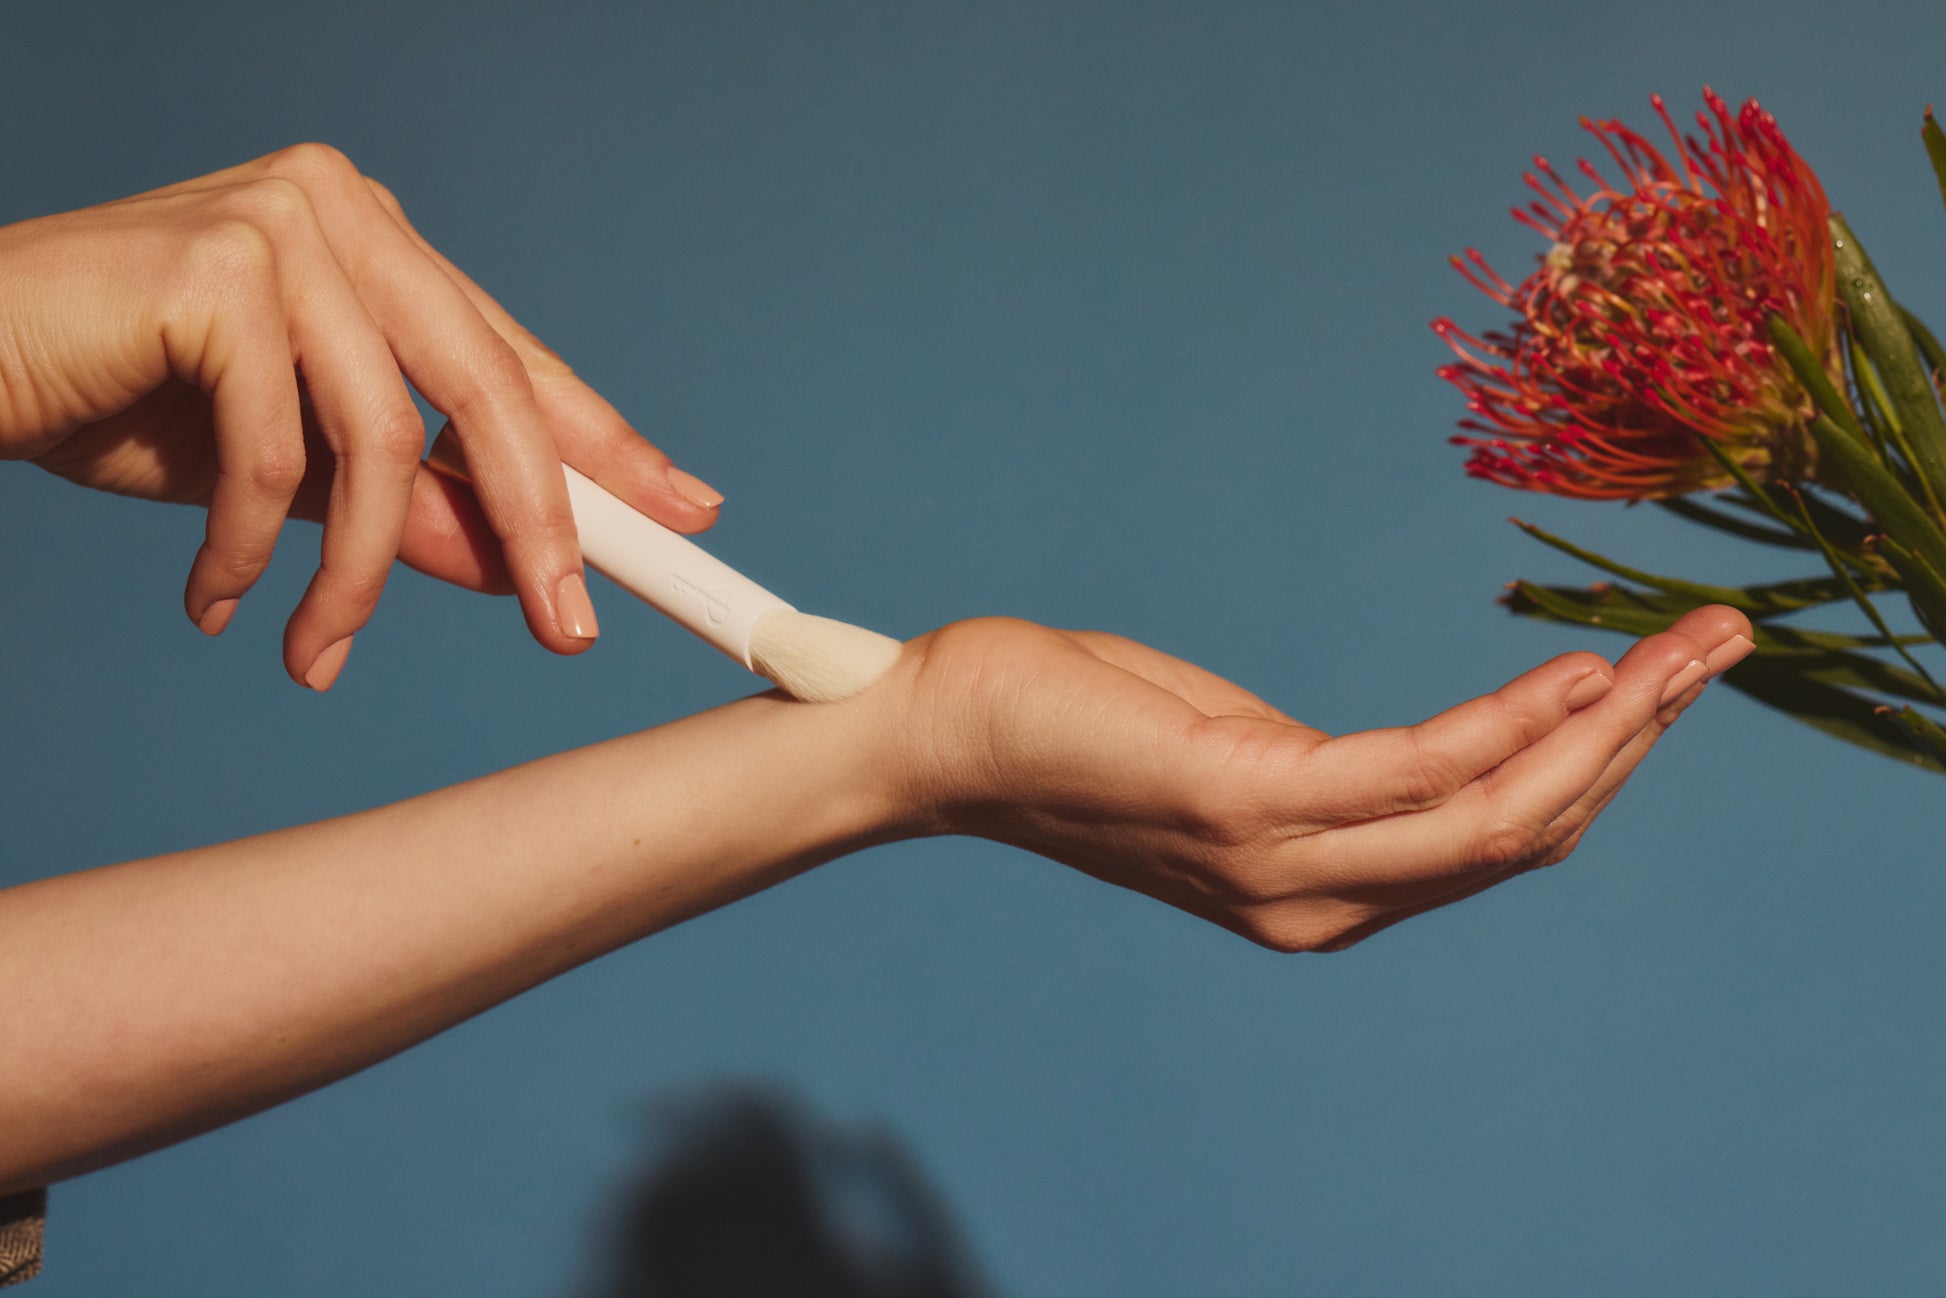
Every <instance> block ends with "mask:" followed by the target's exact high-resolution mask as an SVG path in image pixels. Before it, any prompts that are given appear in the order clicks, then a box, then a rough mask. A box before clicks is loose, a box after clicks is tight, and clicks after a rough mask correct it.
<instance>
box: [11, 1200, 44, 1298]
mask: <svg viewBox="0 0 1946 1298" xmlns="http://www.w3.org/2000/svg"><path fill="white" fill-rule="evenodd" d="M46 1217H47V1191H45V1190H28V1191H27V1192H26V1193H24V1194H12V1195H7V1196H5V1197H0V1289H4V1288H6V1287H7V1286H8V1285H11V1284H19V1283H20V1282H21V1281H22V1280H31V1279H33V1278H34V1277H35V1276H37V1275H39V1274H40V1273H41V1225H42V1223H43V1221H45V1219H46Z"/></svg>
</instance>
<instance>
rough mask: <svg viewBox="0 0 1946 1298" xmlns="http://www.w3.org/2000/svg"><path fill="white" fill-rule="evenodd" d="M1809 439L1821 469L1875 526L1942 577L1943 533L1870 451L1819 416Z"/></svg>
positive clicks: (1945, 542) (1944, 564)
mask: <svg viewBox="0 0 1946 1298" xmlns="http://www.w3.org/2000/svg"><path fill="white" fill-rule="evenodd" d="M1811 436H1812V437H1813V438H1815V439H1816V440H1817V443H1818V454H1819V455H1820V456H1821V457H1822V458H1823V460H1824V463H1825V465H1826V466H1827V467H1828V468H1829V469H1830V470H1832V471H1833V473H1834V474H1835V476H1836V477H1838V478H1839V479H1841V480H1842V481H1843V482H1844V484H1845V485H1846V486H1847V487H1849V488H1851V492H1852V494H1853V495H1855V496H1857V497H1858V503H1859V504H1861V505H1863V506H1865V508H1866V510H1867V511H1868V512H1869V513H1870V514H1871V515H1872V517H1873V518H1875V519H1877V520H1878V525H1879V526H1880V527H1882V528H1884V529H1885V531H1886V532H1887V534H1889V535H1890V536H1891V538H1892V539H1893V540H1895V541H1897V542H1899V544H1900V545H1902V546H1904V547H1905V548H1906V549H1907V550H1910V551H1912V552H1913V553H1915V554H1920V555H1923V556H1925V558H1926V561H1927V562H1928V563H1930V564H1931V565H1932V566H1933V567H1934V568H1936V569H1938V570H1939V571H1941V572H1946V534H1942V533H1941V532H1940V530H1939V527H1938V525H1937V524H1935V523H1934V522H1933V520H1932V518H1931V517H1930V516H1929V515H1928V514H1927V513H1926V512H1925V510H1923V509H1921V508H1920V507H1919V504H1918V502H1917V501H1915V500H1913V498H1912V497H1911V496H1910V495H1908V494H1907V493H1906V489H1905V488H1904V487H1903V486H1902V485H1901V484H1900V483H1899V480H1898V479H1897V478H1895V477H1893V476H1892V474H1891V472H1890V471H1888V470H1887V469H1886V468H1885V466H1884V465H1882V464H1880V463H1879V460H1878V457H1877V456H1876V455H1874V454H1872V451H1871V448H1870V447H1868V446H1866V445H1865V443H1864V442H1863V441H1862V440H1861V439H1859V438H1857V437H1853V436H1852V435H1851V434H1850V433H1847V432H1845V431H1844V430H1843V429H1841V428H1839V427H1838V426H1837V425H1836V424H1834V423H1832V422H1831V421H1830V420H1829V419H1827V418H1826V417H1825V416H1824V415H1822V414H1820V415H1818V416H1817V417H1815V418H1814V419H1812V420H1811ZM1887 557H1888V558H1889V557H1890V556H1889V555H1888V556H1887Z"/></svg>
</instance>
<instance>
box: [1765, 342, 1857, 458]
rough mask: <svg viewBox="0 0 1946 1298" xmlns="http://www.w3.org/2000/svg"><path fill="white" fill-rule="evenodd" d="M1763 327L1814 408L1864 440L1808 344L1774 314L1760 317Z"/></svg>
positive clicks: (1853, 416)
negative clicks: (1801, 385)
mask: <svg viewBox="0 0 1946 1298" xmlns="http://www.w3.org/2000/svg"><path fill="white" fill-rule="evenodd" d="M1764 325H1765V326H1766V327H1767V328H1768V329H1769V330H1770V341H1771V342H1772V343H1774V344H1775V345H1776V347H1777V350H1778V352H1779V353H1780V354H1781V355H1782V356H1783V358H1784V360H1785V361H1786V362H1787V363H1788V364H1789V365H1790V367H1791V373H1793V374H1795V375H1797V381H1798V382H1799V383H1802V384H1803V385H1804V390H1805V391H1806V392H1809V393H1810V394H1811V400H1813V401H1815V402H1816V403H1817V406H1818V409H1819V410H1822V411H1824V413H1825V414H1826V415H1827V416H1829V417H1830V419H1831V422H1832V423H1834V424H1836V425H1838V427H1840V428H1842V429H1844V430H1845V431H1846V432H1848V433H1850V434H1852V435H1853V436H1854V437H1856V438H1858V440H1859V441H1861V442H1862V441H1868V440H1869V439H1868V438H1866V436H1865V429H1864V427H1863V426H1862V425H1860V424H1859V422H1858V413H1857V412H1856V411H1854V410H1853V409H1852V408H1851V403H1850V402H1848V401H1846V400H1845V397H1844V394H1843V393H1841V392H1839V391H1838V386H1837V384H1835V383H1833V382H1832V381H1831V376H1830V375H1829V374H1827V373H1825V370H1824V360H1823V359H1822V358H1821V357H1818V356H1815V355H1813V354H1812V352H1811V347H1810V344H1809V343H1806V342H1805V341H1804V339H1802V338H1800V337H1799V336H1798V333H1797V330H1795V329H1793V328H1791V326H1790V322H1789V321H1787V320H1786V319H1784V317H1783V316H1780V315H1778V314H1777V313H1776V312H1775V311H1773V312H1771V313H1770V314H1769V315H1767V316H1765V317H1764Z"/></svg>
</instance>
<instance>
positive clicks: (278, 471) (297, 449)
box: [245, 442, 304, 499]
mask: <svg viewBox="0 0 1946 1298" xmlns="http://www.w3.org/2000/svg"><path fill="white" fill-rule="evenodd" d="M245 480H246V481H247V482H248V483H249V484H250V486H251V488H252V489H253V490H254V491H255V492H256V493H257V494H258V495H260V496H270V497H274V498H279V499H282V498H285V497H289V496H291V495H294V494H295V493H296V491H297V488H298V484H299V483H301V482H303V481H304V448H303V446H301V445H297V446H287V445H285V444H283V443H282V442H277V443H272V444H270V445H266V446H263V447H260V448H258V451H257V454H256V455H255V456H253V457H252V458H251V461H250V466H249V468H248V469H247V470H246V479H245Z"/></svg>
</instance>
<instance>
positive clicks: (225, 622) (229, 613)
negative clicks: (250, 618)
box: [196, 599, 237, 635]
mask: <svg viewBox="0 0 1946 1298" xmlns="http://www.w3.org/2000/svg"><path fill="white" fill-rule="evenodd" d="M236 606H237V602H236V601H235V600H233V599H219V600H217V601H216V602H215V603H214V604H211V605H210V606H209V607H208V608H206V609H204V610H203V616H202V617H200V618H198V619H197V621H196V629H197V630H199V631H201V632H202V633H203V634H204V635H222V634H223V628H225V627H227V626H229V625H230V619H231V618H233V617H235V616H236Z"/></svg>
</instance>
